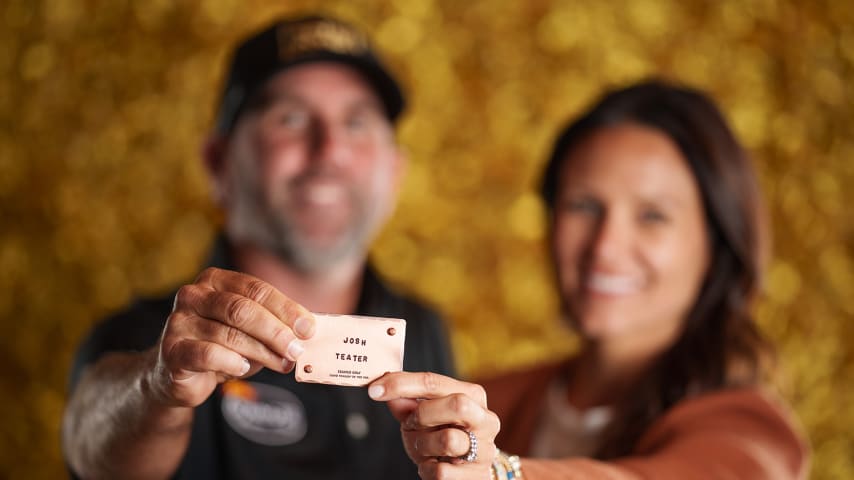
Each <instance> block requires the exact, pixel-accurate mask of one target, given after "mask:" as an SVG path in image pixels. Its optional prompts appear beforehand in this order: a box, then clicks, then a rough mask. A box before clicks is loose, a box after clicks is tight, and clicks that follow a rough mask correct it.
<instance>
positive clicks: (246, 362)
mask: <svg viewBox="0 0 854 480" xmlns="http://www.w3.org/2000/svg"><path fill="white" fill-rule="evenodd" d="M249 368H251V365H250V364H249V360H248V359H246V358H244V359H243V367H242V368H241V369H240V376H241V377H242V376H244V375H246V373H247V372H249Z"/></svg>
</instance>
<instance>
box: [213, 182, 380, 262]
mask: <svg viewBox="0 0 854 480" xmlns="http://www.w3.org/2000/svg"><path fill="white" fill-rule="evenodd" d="M256 202H257V203H255V204H254V205H252V204H251V203H250V202H241V203H240V204H239V205H237V206H236V208H235V209H234V210H233V211H232V212H231V213H230V215H229V217H230V218H229V219H228V224H229V228H228V231H229V235H231V236H232V237H233V238H232V240H233V241H236V242H246V243H251V244H255V245H257V246H259V247H262V248H264V249H265V250H268V251H270V252H272V253H273V254H275V255H276V256H277V257H279V258H280V259H281V260H282V261H283V262H285V263H286V264H288V265H289V266H291V267H292V268H295V269H297V270H299V271H301V272H303V273H307V274H314V273H322V272H324V271H327V270H329V269H331V268H333V267H335V266H336V265H338V264H339V263H340V262H342V261H346V260H348V259H351V258H354V257H362V256H364V255H365V254H366V252H367V248H368V242H370V240H371V237H372V235H373V233H374V228H375V226H376V223H377V221H376V219H375V218H373V217H374V216H375V215H376V212H373V211H371V210H370V207H369V206H368V205H366V204H365V202H364V201H363V200H361V199H357V198H353V199H351V202H352V204H353V205H354V208H355V211H354V212H353V216H352V217H351V218H350V223H349V224H348V225H346V227H345V230H344V231H343V232H341V234H340V235H339V236H338V238H337V239H335V240H334V241H333V242H332V243H330V244H328V245H325V246H319V245H316V242H314V241H312V240H311V239H310V238H308V237H307V236H305V235H304V234H303V233H302V231H301V230H300V229H299V227H298V226H296V225H295V222H294V221H293V220H292V219H290V218H287V216H286V215H287V214H286V213H283V212H282V211H273V209H271V208H268V207H267V206H266V205H262V201H261V200H260V199H256Z"/></svg>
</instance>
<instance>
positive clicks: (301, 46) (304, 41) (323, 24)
mask: <svg viewBox="0 0 854 480" xmlns="http://www.w3.org/2000/svg"><path fill="white" fill-rule="evenodd" d="M276 38H277V40H278V44H279V58H280V59H282V60H283V61H287V60H291V59H294V58H296V57H299V56H300V55H303V54H305V53H308V52H316V51H329V52H333V53H340V54H351V55H358V54H363V53H364V52H365V51H366V50H367V49H368V41H367V38H365V37H364V36H363V35H361V34H360V33H359V32H357V31H355V30H354V29H352V28H350V27H349V26H348V25H344V24H340V23H337V22H332V21H329V20H318V21H313V22H306V23H303V24H298V25H285V26H282V27H280V28H279V30H278V31H277V32H276Z"/></svg>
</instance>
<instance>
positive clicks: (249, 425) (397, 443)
mask: <svg viewBox="0 0 854 480" xmlns="http://www.w3.org/2000/svg"><path fill="white" fill-rule="evenodd" d="M209 264H210V265H212V266H216V267H220V268H227V269H233V264H232V262H231V260H230V258H229V256H228V248H227V247H226V245H225V243H224V242H223V241H219V242H218V243H217V245H216V247H215V248H214V254H213V255H212V259H211V261H210V262H209ZM173 298H174V294H173V295H170V296H168V297H164V298H160V299H153V300H144V301H139V302H137V303H135V304H134V305H133V306H131V307H130V308H129V309H128V310H126V311H124V312H122V313H119V314H118V315H115V316H113V317H110V318H108V319H107V320H105V321H103V322H101V323H99V324H98V325H96V326H95V328H94V329H93V330H92V331H91V332H90V333H89V335H88V336H87V337H86V339H85V340H84V342H83V344H82V345H81V347H80V348H79V350H78V351H77V355H76V357H75V360H74V364H73V367H72V371H71V388H72V389H73V388H74V386H75V385H76V384H77V381H78V380H79V378H80V374H81V372H82V371H83V369H84V368H85V367H86V366H87V365H89V364H91V363H92V362H94V361H96V360H97V359H98V358H99V357H100V356H101V355H103V354H104V353H106V352H111V351H142V350H146V349H148V348H151V347H152V346H153V345H155V344H156V343H157V340H158V339H159V337H160V334H161V332H162V330H163V326H164V324H165V322H166V318H167V317H168V316H169V313H170V312H171V310H172V301H173ZM354 313H356V314H360V315H372V316H384V317H396V318H403V319H405V320H406V322H407V323H406V344H405V357H404V362H403V364H404V370H407V371H432V372H437V373H441V374H445V375H453V374H454V370H453V363H452V359H451V353H450V349H449V345H448V341H447V336H446V331H445V328H444V326H443V324H442V322H441V320H440V318H439V317H438V316H437V315H436V313H435V312H433V311H431V310H429V309H427V308H425V307H424V306H422V305H419V304H418V303H416V302H414V301H412V300H411V299H408V298H406V297H403V296H400V295H398V294H396V293H394V292H392V291H391V290H389V289H388V288H387V287H386V286H385V285H383V283H382V282H381V281H380V279H379V278H378V277H377V275H376V274H375V273H374V271H373V270H372V269H371V268H366V270H365V274H364V281H363V289H362V293H361V297H360V300H359V305H358V308H357V309H356V312H354ZM174 478H179V479H255V478H258V479H266V478H276V479H303V478H304V479H316V480H323V479H341V480H345V479H346V480H353V479H389V480H392V479H395V480H396V479H407V478H412V479H415V478H418V475H417V470H416V468H415V465H414V464H412V462H411V461H410V460H409V458H408V457H407V456H406V453H405V452H404V450H403V445H402V442H401V439H400V427H399V424H398V423H397V421H395V420H394V418H393V417H392V416H391V414H390V413H389V411H388V408H387V407H386V405H385V404H384V403H379V402H375V401H373V400H371V399H370V398H369V397H368V394H367V389H365V388H354V387H336V386H330V385H321V384H314V383H297V382H296V381H295V380H294V376H293V374H288V375H282V374H279V373H276V372H272V371H270V370H267V369H262V370H261V371H260V372H259V373H258V374H256V375H254V376H253V377H251V378H249V379H246V380H243V381H238V382H234V383H229V384H227V385H225V386H223V385H220V386H219V387H218V388H217V389H216V390H215V391H214V393H213V394H212V395H211V396H210V398H208V399H207V400H206V401H205V402H204V403H203V404H202V405H200V406H199V407H197V408H196V412H195V418H194V421H193V433H192V436H191V439H190V445H189V448H188V451H187V454H186V456H185V457H184V460H183V461H182V463H181V466H180V468H179V470H178V472H177V473H176V475H175V477H174Z"/></svg>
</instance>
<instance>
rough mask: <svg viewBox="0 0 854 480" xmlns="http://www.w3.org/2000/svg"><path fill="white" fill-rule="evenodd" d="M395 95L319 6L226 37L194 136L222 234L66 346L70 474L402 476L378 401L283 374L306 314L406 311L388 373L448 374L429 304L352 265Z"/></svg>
mask: <svg viewBox="0 0 854 480" xmlns="http://www.w3.org/2000/svg"><path fill="white" fill-rule="evenodd" d="M403 105H404V102H403V97H402V95H401V93H400V90H399V88H398V86H397V84H396V83H395V81H394V80H393V79H392V78H391V77H390V76H389V75H388V73H387V72H386V70H385V69H384V68H383V66H382V65H381V64H380V63H379V61H378V60H377V58H376V57H375V56H374V55H373V53H372V52H371V50H370V47H369V45H368V43H367V40H366V39H365V38H364V36H363V35H362V34H361V33H360V32H358V31H356V30H354V29H353V28H352V27H350V26H349V25H346V24H344V23H341V22H339V21H336V20H332V19H328V18H320V17H310V18H300V19H291V20H285V21H280V22H277V23H276V24H274V25H273V26H271V27H270V28H268V29H266V30H264V31H262V32H260V33H258V34H256V35H255V36H254V37H252V38H250V39H249V40H247V41H246V42H244V43H243V44H242V46H240V47H239V48H238V49H237V50H236V52H235V54H234V56H233V61H232V65H231V70H230V73H229V76H228V79H227V81H226V88H225V92H224V94H223V97H222V102H221V107H220V111H219V117H218V123H217V128H216V132H215V134H214V135H213V136H212V138H211V139H210V140H209V142H208V143H207V145H206V148H205V165H206V167H207V169H208V171H209V173H210V176H211V179H212V184H213V191H214V195H215V197H216V200H217V202H218V203H219V204H220V206H221V207H222V208H223V210H224V212H225V216H226V221H225V225H224V232H223V235H222V236H221V237H220V238H219V239H218V243H217V245H216V246H215V249H214V253H213V255H212V258H211V261H210V268H208V269H206V270H204V271H203V272H202V274H201V275H200V276H199V277H198V278H197V279H196V280H195V282H194V283H192V284H189V285H185V286H183V287H181V289H179V290H178V292H177V294H176V295H174V296H170V297H169V298H163V299H159V300H153V301H144V302H139V303H137V304H136V305H134V306H133V307H131V308H130V309H129V310H128V311H126V312H123V313H121V314H119V315H117V316H115V317H113V318H110V319H108V320H107V321H106V322H103V323H101V324H99V325H98V326H97V327H96V328H95V329H94V330H93V331H92V332H91V333H90V335H89V336H88V338H87V339H86V340H85V342H84V344H83V345H82V347H81V348H80V350H79V352H78V355H77V358H76V360H75V364H74V367H73V370H72V375H71V386H72V395H71V399H70V401H69V405H68V408H67V410H66V412H65V420H64V426H63V445H64V450H65V454H66V458H67V460H68V463H69V465H70V467H71V470H72V471H73V472H74V473H75V474H76V475H79V476H80V477H84V478H137V477H138V478H169V477H174V478H205V479H218V478H288V479H295V478H312V479H325V478H329V479H339V478H340V479H344V478H346V479H354V478H388V479H398V478H415V477H416V476H417V472H416V470H415V467H414V466H413V465H412V463H411V462H409V460H408V458H407V456H406V454H405V453H404V451H403V447H402V444H401V440H400V431H399V426H398V424H397V422H396V421H395V420H394V419H393V418H392V416H391V415H390V414H389V412H388V410H387V408H386V406H385V405H384V404H382V403H377V402H373V401H371V400H370V399H369V397H368V395H367V393H366V391H365V389H361V388H348V387H333V386H327V385H319V384H310V383H309V384H302V383H297V382H296V381H295V380H294V378H293V375H291V374H289V372H290V371H291V370H292V369H293V366H294V361H295V360H296V358H297V357H298V356H299V355H300V353H302V351H303V346H302V344H301V343H300V339H305V338H309V337H310V336H311V335H312V334H313V332H314V329H315V325H314V318H313V316H312V315H311V313H309V312H310V311H316V312H330V313H359V314H365V315H376V316H390V317H399V318H405V319H406V320H407V337H406V345H405V352H406V357H405V361H404V369H405V370H424V371H435V372H440V373H445V374H448V373H450V372H451V370H452V365H451V361H450V355H449V350H448V347H447V342H446V338H445V335H444V331H443V328H442V325H441V323H440V322H439V320H438V318H437V316H436V315H435V314H433V313H431V312H430V311H429V310H426V309H425V308H423V307H421V306H419V305H417V304H416V303H414V302H412V301H410V300H408V299H405V298H402V297H399V296H397V295H395V294H394V293H392V292H390V291H389V290H388V289H387V288H386V287H384V286H383V285H382V283H381V282H380V281H379V279H378V278H377V276H376V275H375V274H374V272H373V271H372V270H371V269H370V267H368V266H366V256H367V253H366V252H367V245H368V243H369V241H370V239H371V238H372V236H373V235H374V234H375V232H376V231H377V229H378V228H379V227H380V226H381V225H382V223H383V222H384V221H385V219H386V218H387V217H388V215H389V214H390V212H391V210H392V207H393V204H394V200H395V197H396V193H397V187H398V184H399V179H400V174H401V169H402V161H403V159H402V156H401V153H400V151H399V150H398V148H397V145H396V142H395V137H394V126H393V124H394V122H395V120H396V119H397V118H398V116H399V114H400V112H401V110H402V109H403ZM237 272H241V273H237ZM283 292H284V293H283Z"/></svg>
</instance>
